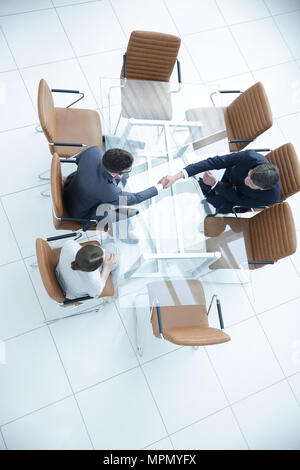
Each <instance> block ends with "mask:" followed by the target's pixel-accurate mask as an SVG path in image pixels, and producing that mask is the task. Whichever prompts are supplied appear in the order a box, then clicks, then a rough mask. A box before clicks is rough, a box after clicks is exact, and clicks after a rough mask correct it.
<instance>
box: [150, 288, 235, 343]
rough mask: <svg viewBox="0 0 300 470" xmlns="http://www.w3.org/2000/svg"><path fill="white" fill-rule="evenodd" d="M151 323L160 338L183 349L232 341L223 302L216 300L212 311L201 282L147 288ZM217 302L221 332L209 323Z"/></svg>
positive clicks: (155, 333)
mask: <svg viewBox="0 0 300 470" xmlns="http://www.w3.org/2000/svg"><path fill="white" fill-rule="evenodd" d="M147 288H148V294H149V301H150V310H152V314H151V323H152V328H153V333H154V335H155V336H156V337H157V338H164V339H166V340H168V341H170V342H171V343H174V344H179V345H183V346H207V345H210V344H219V343H225V342H226V341H230V336H229V335H228V334H226V333H224V332H223V331H222V329H223V328H224V324H223V318H222V311H221V305H220V301H219V299H218V297H217V296H213V298H212V300H211V303H210V306H209V309H208V310H207V308H206V301H205V294H204V290H203V287H202V284H201V282H200V281H198V280H178V281H177V280H176V281H158V282H151V283H150V284H148V285H147ZM214 298H216V300H217V308H218V315H219V321H220V328H221V329H218V328H211V327H210V326H209V323H208V314H209V312H210V309H211V306H212V303H213V300H214Z"/></svg>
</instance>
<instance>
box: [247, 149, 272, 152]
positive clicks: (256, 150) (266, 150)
mask: <svg viewBox="0 0 300 470" xmlns="http://www.w3.org/2000/svg"><path fill="white" fill-rule="evenodd" d="M250 150H254V152H271V149H250Z"/></svg>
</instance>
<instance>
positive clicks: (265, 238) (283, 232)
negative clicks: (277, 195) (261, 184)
mask: <svg viewBox="0 0 300 470" xmlns="http://www.w3.org/2000/svg"><path fill="white" fill-rule="evenodd" d="M248 220H249V229H248V234H249V243H250V245H251V255H252V256H253V261H278V260H279V259H281V258H285V257H286V256H290V255H292V254H293V253H295V251H296V249H297V237H296V229H295V223H294V218H293V214H292V211H291V208H290V206H289V204H288V203H287V202H282V203H280V204H274V205H273V206H271V207H268V208H267V209H264V210H263V211H262V212H260V213H258V214H257V215H255V216H254V217H251V218H250V219H248ZM258 266H259V265H258Z"/></svg>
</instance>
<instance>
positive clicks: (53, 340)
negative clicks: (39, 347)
mask: <svg viewBox="0 0 300 470" xmlns="http://www.w3.org/2000/svg"><path fill="white" fill-rule="evenodd" d="M23 262H24V265H25V267H26V270H27V274H28V276H29V279H30V282H31V285H32V288H33V289H34V292H35V295H36V297H37V299H38V302H39V305H40V308H41V311H42V313H43V315H44V318H45V321H47V315H46V312H45V310H44V308H43V305H42V303H41V301H40V299H39V296H38V294H37V291H36V288H35V286H34V283H33V281H32V278H31V276H30V274H29V271H28V266H27V264H26V263H25V261H23ZM44 326H46V327H47V330H48V333H49V334H50V336H51V338H52V342H53V345H54V347H55V350H56V353H57V355H58V358H59V361H60V364H61V366H62V368H63V370H64V373H65V377H66V379H67V382H68V383H69V387H70V390H71V392H72V394H73V397H74V400H75V402H76V405H77V408H78V411H79V413H80V416H81V419H82V422H83V425H84V427H85V429H86V432H87V436H88V438H89V440H90V443H91V446H92V448H93V449H94V445H93V442H92V439H91V436H90V433H89V431H88V428H87V425H86V422H85V420H84V418H83V415H82V411H81V409H80V407H79V404H78V401H77V398H76V396H75V393H74V390H73V387H72V383H71V380H70V378H69V375H68V373H67V370H66V367H65V364H64V362H63V360H62V358H61V355H60V352H59V349H58V346H57V344H56V341H55V339H54V336H53V333H52V330H51V326H50V325H49V324H45V325H44Z"/></svg>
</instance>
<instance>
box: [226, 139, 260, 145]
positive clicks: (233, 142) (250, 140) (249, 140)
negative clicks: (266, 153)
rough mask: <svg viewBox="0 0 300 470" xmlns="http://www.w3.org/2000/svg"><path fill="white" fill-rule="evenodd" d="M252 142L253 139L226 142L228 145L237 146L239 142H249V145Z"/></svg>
mask: <svg viewBox="0 0 300 470" xmlns="http://www.w3.org/2000/svg"><path fill="white" fill-rule="evenodd" d="M253 141H254V139H232V140H228V142H229V143H230V144H238V143H240V142H249V143H250V142H253Z"/></svg>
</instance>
